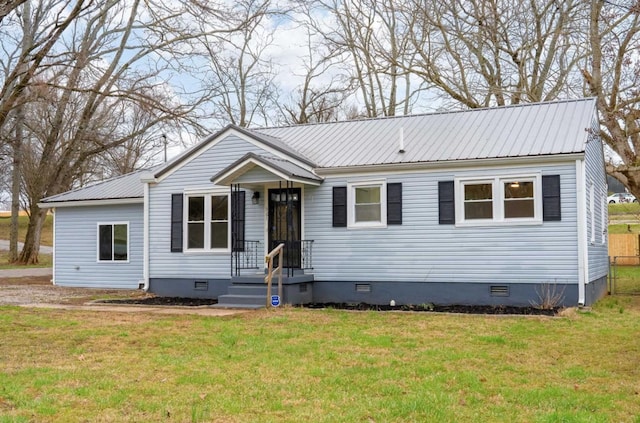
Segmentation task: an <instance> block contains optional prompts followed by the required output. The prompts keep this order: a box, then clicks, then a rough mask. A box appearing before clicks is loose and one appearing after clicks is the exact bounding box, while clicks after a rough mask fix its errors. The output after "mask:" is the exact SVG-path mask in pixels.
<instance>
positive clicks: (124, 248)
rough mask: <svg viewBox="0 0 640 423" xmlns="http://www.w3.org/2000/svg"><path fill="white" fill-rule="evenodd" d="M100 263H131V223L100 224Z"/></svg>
mask: <svg viewBox="0 0 640 423" xmlns="http://www.w3.org/2000/svg"><path fill="white" fill-rule="evenodd" d="M98 261H102V262H128V261H129V223H128V222H111V223H98Z"/></svg>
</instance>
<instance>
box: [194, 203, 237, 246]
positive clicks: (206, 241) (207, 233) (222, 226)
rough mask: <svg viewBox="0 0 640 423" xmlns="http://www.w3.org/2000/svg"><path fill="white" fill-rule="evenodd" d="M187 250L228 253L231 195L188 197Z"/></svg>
mask: <svg viewBox="0 0 640 423" xmlns="http://www.w3.org/2000/svg"><path fill="white" fill-rule="evenodd" d="M186 215H187V220H186V226H187V227H186V231H185V232H186V245H187V250H195V251H198V250H199V251H215V250H218V251H227V250H228V249H229V242H230V241H229V234H230V230H229V215H230V210H229V195H228V194H207V195H188V196H186Z"/></svg>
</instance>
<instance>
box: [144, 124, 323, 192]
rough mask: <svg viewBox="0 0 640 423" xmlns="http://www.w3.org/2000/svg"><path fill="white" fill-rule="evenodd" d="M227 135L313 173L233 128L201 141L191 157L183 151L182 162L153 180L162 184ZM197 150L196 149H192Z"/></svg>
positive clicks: (307, 166)
mask: <svg viewBox="0 0 640 423" xmlns="http://www.w3.org/2000/svg"><path fill="white" fill-rule="evenodd" d="M229 135H235V136H236V137H238V138H240V139H241V140H243V141H246V142H248V143H250V144H252V145H254V146H256V147H258V148H261V149H263V150H265V151H267V152H269V153H271V154H273V155H274V156H276V157H279V158H281V159H284V160H288V161H290V162H291V163H295V164H296V165H298V166H300V167H301V168H303V169H307V170H309V171H310V172H312V171H313V168H312V167H311V166H309V165H308V164H307V163H304V162H301V161H300V160H298V159H296V158H295V157H292V156H289V155H287V154H284V153H282V152H281V151H280V150H277V149H275V148H273V147H271V146H269V145H267V144H264V143H261V142H260V141H258V140H256V139H254V138H252V137H250V136H248V135H247V134H244V133H242V132H240V131H238V130H236V129H235V128H228V129H227V130H226V131H224V132H223V133H221V134H219V135H218V136H217V137H215V138H213V139H211V140H209V141H202V142H205V143H206V145H205V146H202V147H200V149H199V151H198V152H197V153H194V154H192V155H189V151H190V150H187V151H185V153H184V154H185V157H184V159H182V161H181V162H180V163H179V164H176V166H174V167H173V168H171V169H170V170H168V171H167V173H165V174H163V175H161V176H160V177H158V178H155V182H162V181H163V180H164V179H166V178H168V177H169V176H170V175H172V174H173V173H175V172H176V171H178V170H179V169H182V167H184V166H186V165H187V164H188V163H189V162H191V161H192V160H195V159H196V158H197V157H199V156H200V155H201V154H203V153H204V152H205V151H207V150H208V149H210V148H211V147H213V146H215V145H216V144H218V143H219V142H220V141H222V140H223V139H225V138H227V137H228V136H229ZM194 148H197V147H194ZM176 160H178V161H180V160H181V159H180V158H178V159H176Z"/></svg>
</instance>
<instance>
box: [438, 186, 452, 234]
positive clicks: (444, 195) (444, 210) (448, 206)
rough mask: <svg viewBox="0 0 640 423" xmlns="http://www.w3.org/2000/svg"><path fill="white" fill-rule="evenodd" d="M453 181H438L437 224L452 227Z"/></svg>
mask: <svg viewBox="0 0 640 423" xmlns="http://www.w3.org/2000/svg"><path fill="white" fill-rule="evenodd" d="M454 195H455V194H454V186H453V181H438V223H440V224H441V225H454V224H455V223H456V207H455V198H454Z"/></svg>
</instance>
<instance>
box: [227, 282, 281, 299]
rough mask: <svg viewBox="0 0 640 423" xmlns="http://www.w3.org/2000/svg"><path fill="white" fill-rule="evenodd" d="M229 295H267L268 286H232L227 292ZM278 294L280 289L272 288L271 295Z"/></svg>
mask: <svg viewBox="0 0 640 423" xmlns="http://www.w3.org/2000/svg"><path fill="white" fill-rule="evenodd" d="M227 293H228V294H229V295H262V296H263V297H266V295H267V285H236V284H234V285H231V286H230V287H229V289H228V290H227ZM277 294H278V287H277V286H271V295H277Z"/></svg>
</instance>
